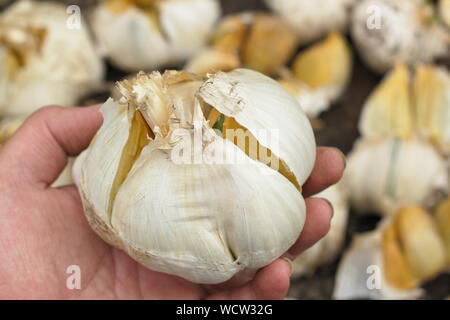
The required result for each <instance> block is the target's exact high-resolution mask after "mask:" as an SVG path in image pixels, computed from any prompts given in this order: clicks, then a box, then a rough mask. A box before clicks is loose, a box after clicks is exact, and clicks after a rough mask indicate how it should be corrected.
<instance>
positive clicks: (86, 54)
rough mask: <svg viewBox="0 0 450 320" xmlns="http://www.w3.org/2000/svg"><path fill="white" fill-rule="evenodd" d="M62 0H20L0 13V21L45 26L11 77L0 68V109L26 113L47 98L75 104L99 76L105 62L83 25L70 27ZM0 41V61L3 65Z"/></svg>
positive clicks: (36, 107) (101, 74)
mask: <svg viewBox="0 0 450 320" xmlns="http://www.w3.org/2000/svg"><path fill="white" fill-rule="evenodd" d="M69 17H70V16H69V15H68V14H67V13H66V6H64V5H62V4H58V3H52V2H35V1H19V2H17V3H15V4H13V5H11V6H10V7H8V9H7V10H5V11H4V12H3V13H2V14H1V15H0V24H1V23H6V24H7V25H11V26H17V27H19V28H18V29H17V30H19V29H20V27H23V26H33V27H40V28H45V30H46V31H45V32H46V34H45V38H44V41H43V44H42V47H41V51H40V52H39V53H35V52H27V54H28V55H29V57H28V58H29V59H28V60H27V62H26V64H25V66H23V67H20V68H19V69H18V71H17V72H16V73H15V74H14V76H13V77H12V78H11V77H9V76H8V75H6V74H5V73H4V71H5V70H4V69H6V68H2V69H3V70H0V98H1V99H0V113H2V114H5V115H27V114H30V113H32V112H33V111H35V110H36V109H38V108H40V107H42V106H44V105H49V104H58V105H62V106H73V105H75V104H76V103H77V101H78V99H80V98H81V97H82V96H83V95H85V94H87V93H88V92H89V90H91V89H92V87H94V86H96V85H97V84H99V83H100V82H101V80H102V78H103V74H104V67H103V62H102V60H101V58H100V56H99V55H98V54H97V52H96V50H95V48H94V45H93V42H92V41H91V39H90V36H89V33H88V31H87V29H86V25H85V23H84V22H83V21H81V28H80V29H69V28H68V27H67V22H68V19H69ZM5 53H6V52H5V48H2V46H1V45H0V64H1V65H3V66H5V65H6V62H5V61H6V55H5Z"/></svg>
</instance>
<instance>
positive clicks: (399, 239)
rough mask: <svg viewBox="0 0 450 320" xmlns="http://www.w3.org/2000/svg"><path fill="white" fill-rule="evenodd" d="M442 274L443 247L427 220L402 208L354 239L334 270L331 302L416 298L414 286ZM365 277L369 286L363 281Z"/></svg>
mask: <svg viewBox="0 0 450 320" xmlns="http://www.w3.org/2000/svg"><path fill="white" fill-rule="evenodd" d="M444 268H445V249H444V244H443V242H442V240H441V238H440V236H439V233H438V231H437V227H436V225H435V224H434V222H433V219H432V217H431V215H430V214H429V213H428V212H426V211H425V210H423V209H422V208H420V207H415V206H406V207H403V208H401V209H399V210H398V211H397V212H396V214H395V215H394V216H393V217H391V218H386V220H384V221H382V223H380V225H379V226H378V227H377V229H376V230H375V231H373V232H370V233H365V234H362V235H357V236H356V237H355V238H354V240H353V242H352V245H351V247H350V248H349V250H348V251H347V252H346V253H345V254H344V257H343V259H342V261H341V263H340V265H339V268H338V272H337V279H336V287H335V290H334V297H335V298H337V299H352V298H375V299H405V298H417V297H420V296H421V294H422V290H421V289H419V286H420V285H421V284H423V283H424V282H426V281H428V280H431V279H433V278H434V277H436V276H437V275H438V274H439V273H441V272H442V271H443V270H444ZM369 270H370V271H369ZM368 272H370V273H371V275H372V276H373V277H374V281H368V276H370V274H369V275H368ZM379 276H381V279H379ZM375 277H377V279H378V280H375Z"/></svg>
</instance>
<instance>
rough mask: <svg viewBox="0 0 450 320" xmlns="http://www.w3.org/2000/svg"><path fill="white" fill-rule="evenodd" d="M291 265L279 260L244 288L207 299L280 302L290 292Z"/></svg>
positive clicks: (261, 271)
mask: <svg viewBox="0 0 450 320" xmlns="http://www.w3.org/2000/svg"><path fill="white" fill-rule="evenodd" d="M291 271H292V270H291V265H290V263H289V262H287V261H285V260H283V259H277V260H275V261H274V262H272V263H271V264H269V265H268V266H266V267H264V268H262V269H261V270H259V271H258V273H257V274H256V276H255V277H254V279H253V280H252V281H250V282H249V283H247V284H245V285H243V286H242V287H239V288H235V289H231V290H227V291H223V292H219V293H215V294H212V295H210V296H209V297H207V299H217V300H279V299H283V298H284V297H285V296H286V294H287V292H288V290H289V283H290V282H289V278H290V275H291Z"/></svg>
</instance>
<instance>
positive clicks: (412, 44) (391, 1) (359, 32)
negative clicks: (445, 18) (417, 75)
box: [351, 0, 450, 73]
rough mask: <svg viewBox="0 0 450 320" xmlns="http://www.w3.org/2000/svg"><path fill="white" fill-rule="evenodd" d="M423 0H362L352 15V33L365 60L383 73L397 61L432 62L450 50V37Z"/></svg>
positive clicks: (375, 69)
mask: <svg viewBox="0 0 450 320" xmlns="http://www.w3.org/2000/svg"><path fill="white" fill-rule="evenodd" d="M433 10H434V7H433V6H432V5H430V4H429V3H427V2H426V1H422V0H362V1H360V2H358V3H357V4H356V5H355V7H354V10H353V14H352V26H351V34H352V38H353V40H354V42H355V44H356V46H357V48H358V49H359V54H360V56H361V57H362V58H363V60H364V61H365V62H366V63H367V64H368V65H369V66H370V67H371V68H372V69H373V70H374V71H376V72H379V73H384V72H385V71H387V70H389V69H390V68H392V67H393V66H394V64H395V63H396V62H398V61H403V62H405V63H407V64H415V63H417V62H430V61H433V60H434V59H435V58H437V57H440V56H445V55H446V54H448V53H449V45H450V36H449V34H448V33H447V32H446V30H444V28H443V27H442V26H441V25H439V24H438V23H436V22H435V21H434V20H433Z"/></svg>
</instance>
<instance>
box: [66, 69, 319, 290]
mask: <svg viewBox="0 0 450 320" xmlns="http://www.w3.org/2000/svg"><path fill="white" fill-rule="evenodd" d="M118 86H119V90H120V92H121V94H122V97H121V98H120V100H119V101H113V100H112V99H110V100H108V101H107V102H106V103H105V104H104V105H103V107H102V109H101V111H102V113H103V115H104V123H103V125H102V127H101V128H100V130H99V131H98V133H97V135H96V137H95V138H94V139H93V141H92V143H91V145H90V146H89V148H88V149H87V150H86V151H84V152H83V153H82V154H81V155H80V156H79V157H78V158H77V161H76V163H75V166H74V180H75V183H76V184H77V186H78V189H79V191H80V194H81V198H82V200H83V206H84V210H85V214H86V216H87V219H88V221H89V222H90V224H91V226H92V228H93V229H94V230H95V231H96V232H97V233H98V234H99V235H100V236H101V237H102V238H103V239H104V240H106V241H107V242H109V243H110V244H112V245H114V246H116V247H119V248H121V249H123V250H124V251H126V252H127V253H128V254H129V255H130V256H131V257H133V258H134V259H136V260H137V261H139V262H140V263H142V264H143V265H145V266H147V267H148V268H151V269H153V270H156V271H160V272H165V273H168V274H173V275H177V276H180V277H182V278H185V279H188V280H190V281H193V282H196V283H220V282H223V281H226V280H228V279H230V278H231V277H233V276H234V275H235V274H237V273H238V272H240V271H242V270H245V269H256V268H260V267H263V266H265V265H267V264H268V263H270V262H271V261H273V260H274V259H276V258H278V257H279V256H280V255H281V254H283V253H284V252H285V251H286V250H287V249H288V248H289V247H290V246H291V245H292V244H293V243H294V242H295V241H296V239H297V237H298V236H299V234H300V232H301V230H302V228H303V224H304V220H305V203H304V200H303V197H302V194H301V192H300V190H301V185H302V184H303V183H304V182H305V181H306V179H307V178H308V176H309V174H310V172H311V170H312V168H313V165H314V161H315V140H314V135H313V131H312V128H311V125H310V123H309V120H308V119H307V117H306V116H305V115H304V113H303V112H302V110H301V107H300V106H299V105H298V103H297V101H296V100H295V99H294V98H293V97H292V96H291V95H289V94H288V93H287V92H286V91H285V90H284V89H283V88H282V87H281V86H280V85H279V84H278V83H277V82H276V81H274V80H272V79H270V78H268V77H266V76H264V75H262V74H260V73H258V72H255V71H251V70H247V69H236V70H234V71H231V72H229V73H224V72H218V73H216V74H214V75H210V76H209V78H208V79H206V80H204V79H202V78H200V77H198V76H196V75H194V74H191V73H188V72H186V71H166V72H165V73H164V74H162V75H161V74H160V73H159V72H153V73H151V74H144V73H140V74H138V75H137V76H136V78H135V79H133V80H130V81H128V80H124V81H123V82H120V83H119V84H118ZM206 118H208V119H209V120H206Z"/></svg>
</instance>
